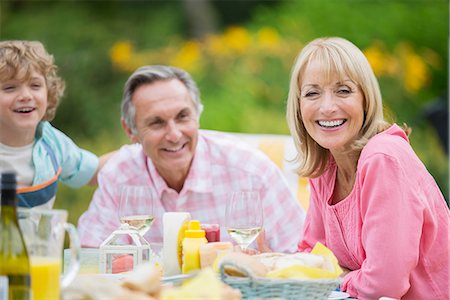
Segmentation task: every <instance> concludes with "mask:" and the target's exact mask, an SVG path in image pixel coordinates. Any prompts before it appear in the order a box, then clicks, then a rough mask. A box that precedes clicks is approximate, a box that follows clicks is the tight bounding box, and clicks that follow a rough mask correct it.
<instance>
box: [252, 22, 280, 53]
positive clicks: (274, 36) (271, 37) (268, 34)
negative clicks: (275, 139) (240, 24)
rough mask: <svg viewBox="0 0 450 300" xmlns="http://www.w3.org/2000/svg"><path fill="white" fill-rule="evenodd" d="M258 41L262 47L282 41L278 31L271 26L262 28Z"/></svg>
mask: <svg viewBox="0 0 450 300" xmlns="http://www.w3.org/2000/svg"><path fill="white" fill-rule="evenodd" d="M257 36H258V42H259V44H260V45H261V46H262V47H265V48H271V47H273V46H276V45H277V44H278V43H279V42H280V37H279V35H278V32H277V31H276V30H275V29H273V28H270V27H263V28H261V29H260V30H259V31H258V33H257Z"/></svg>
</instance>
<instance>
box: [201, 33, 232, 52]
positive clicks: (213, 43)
mask: <svg viewBox="0 0 450 300" xmlns="http://www.w3.org/2000/svg"><path fill="white" fill-rule="evenodd" d="M205 46H206V51H207V52H208V53H210V54H211V55H213V56H224V55H226V54H227V53H228V49H227V48H226V46H225V41H224V38H223V36H219V35H209V36H208V37H207V38H206V40H205Z"/></svg>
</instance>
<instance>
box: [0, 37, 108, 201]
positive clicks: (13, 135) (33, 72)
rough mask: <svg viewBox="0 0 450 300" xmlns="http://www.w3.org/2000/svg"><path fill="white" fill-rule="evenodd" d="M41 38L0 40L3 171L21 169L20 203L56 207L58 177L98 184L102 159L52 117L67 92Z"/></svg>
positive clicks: (0, 154)
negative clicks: (57, 123) (53, 122)
mask: <svg viewBox="0 0 450 300" xmlns="http://www.w3.org/2000/svg"><path fill="white" fill-rule="evenodd" d="M64 87H65V85H64V81H63V80H62V79H61V78H60V77H59V76H58V75H57V67H56V65H55V64H54V60H53V56H52V55H50V54H49V53H47V51H46V50H45V48H44V46H43V45H42V44H41V43H40V42H32V41H2V42H0V172H5V171H15V172H16V173H17V175H18V178H17V179H18V198H19V206H24V207H36V206H39V207H45V208H52V206H53V203H54V201H55V194H56V188H57V183H58V180H61V181H62V182H63V183H65V184H67V185H69V186H71V187H80V186H82V185H85V184H88V183H89V184H96V178H97V172H98V170H99V168H100V167H101V166H102V165H103V164H104V162H105V161H106V159H107V157H109V155H108V154H107V155H104V156H103V157H101V158H100V159H99V158H98V157H97V156H96V155H94V154H93V153H91V152H88V151H86V150H83V149H80V148H79V147H77V145H75V143H74V142H73V141H72V140H71V139H70V138H69V137H67V136H66V135H65V134H64V133H62V132H61V131H59V130H58V129H56V128H54V127H52V125H51V124H50V123H49V121H51V120H52V119H53V118H54V116H55V112H56V108H57V106H58V104H59V101H60V98H61V96H62V95H63V92H64Z"/></svg>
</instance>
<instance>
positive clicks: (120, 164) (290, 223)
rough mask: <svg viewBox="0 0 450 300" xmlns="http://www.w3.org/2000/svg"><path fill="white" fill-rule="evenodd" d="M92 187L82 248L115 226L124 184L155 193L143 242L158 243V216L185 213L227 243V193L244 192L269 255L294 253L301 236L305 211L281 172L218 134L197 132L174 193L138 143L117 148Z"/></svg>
mask: <svg viewBox="0 0 450 300" xmlns="http://www.w3.org/2000/svg"><path fill="white" fill-rule="evenodd" d="M98 183H99V186H98V188H97V190H96V191H95V194H94V197H93V199H92V201H91V204H90V206H89V209H88V210H87V211H86V212H85V213H84V214H83V215H82V216H81V217H80V219H79V222H78V232H79V235H80V239H81V243H82V245H83V246H85V247H99V246H100V244H101V243H102V241H104V240H105V239H106V238H107V237H108V236H109V235H110V234H111V233H112V232H113V231H114V230H115V229H117V228H118V227H119V225H120V222H119V217H118V206H119V202H118V195H119V190H120V188H121V187H122V186H124V185H145V186H150V187H153V188H154V189H155V190H156V192H157V195H158V199H157V200H156V203H155V204H154V210H155V211H154V212H155V221H154V223H153V225H152V227H151V229H150V230H149V232H148V233H147V234H146V235H145V238H146V239H147V240H148V241H149V242H162V232H163V231H162V215H163V213H164V212H175V211H177V212H189V213H190V214H191V218H192V219H197V220H199V221H200V222H201V223H217V224H220V227H221V229H220V231H221V241H231V239H230V238H229V236H228V234H227V233H226V230H225V228H224V225H225V204H226V200H227V198H228V197H229V195H230V192H231V191H234V190H239V189H249V188H250V187H251V188H252V189H254V190H258V191H259V193H260V196H261V199H262V203H263V210H264V229H265V233H266V239H267V241H268V243H269V247H270V248H271V249H272V250H273V251H277V252H295V251H296V250H297V244H298V242H299V241H300V240H301V237H302V236H301V234H302V229H303V222H304V219H305V212H304V211H303V210H302V208H301V207H300V205H299V203H298V202H297V200H296V199H295V197H294V195H293V193H292V191H291V190H290V189H289V187H288V185H287V183H286V181H285V179H284V177H283V175H282V174H281V171H280V170H279V169H278V167H277V166H276V165H275V164H273V163H272V161H271V160H270V159H269V158H268V157H267V156H266V155H265V154H263V153H262V152H260V151H257V150H256V151H255V149H251V147H249V146H247V145H246V144H244V143H241V142H239V141H237V140H236V139H235V138H233V137H231V136H230V135H227V134H224V133H220V132H216V131H209V130H199V139H198V144H197V149H196V153H195V155H194V160H193V163H192V165H191V169H190V171H189V174H188V176H187V178H186V182H185V184H184V186H183V189H182V190H181V192H180V193H177V192H176V191H175V190H173V189H171V188H169V187H168V186H167V184H166V182H165V181H164V179H163V178H162V177H161V176H160V175H159V174H158V172H157V171H156V169H155V167H154V165H153V163H152V161H151V160H150V159H149V158H147V156H146V155H145V154H144V152H143V149H142V147H141V145H140V144H134V145H125V146H123V147H122V148H121V149H120V150H119V151H118V152H117V154H115V155H114V156H113V157H112V158H111V159H110V160H109V162H108V163H107V164H106V165H105V166H104V167H103V169H102V170H101V172H100V173H99V176H98ZM236 217H239V216H236Z"/></svg>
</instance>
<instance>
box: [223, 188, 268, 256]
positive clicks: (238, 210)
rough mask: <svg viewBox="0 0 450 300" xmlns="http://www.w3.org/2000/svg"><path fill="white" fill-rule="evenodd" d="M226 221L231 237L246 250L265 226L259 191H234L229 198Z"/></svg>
mask: <svg viewBox="0 0 450 300" xmlns="http://www.w3.org/2000/svg"><path fill="white" fill-rule="evenodd" d="M225 222H226V225H225V226H226V228H227V232H228V234H229V235H230V237H231V238H232V239H233V240H234V241H235V242H236V243H237V244H238V245H239V247H241V249H242V250H246V249H247V248H248V246H249V245H250V244H251V243H253V241H254V240H255V239H256V237H257V236H258V234H259V232H260V231H261V229H262V226H263V210H262V204H261V199H260V197H259V193H258V192H255V191H239V192H233V193H232V194H231V196H230V198H228V200H227V206H226V211H225Z"/></svg>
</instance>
